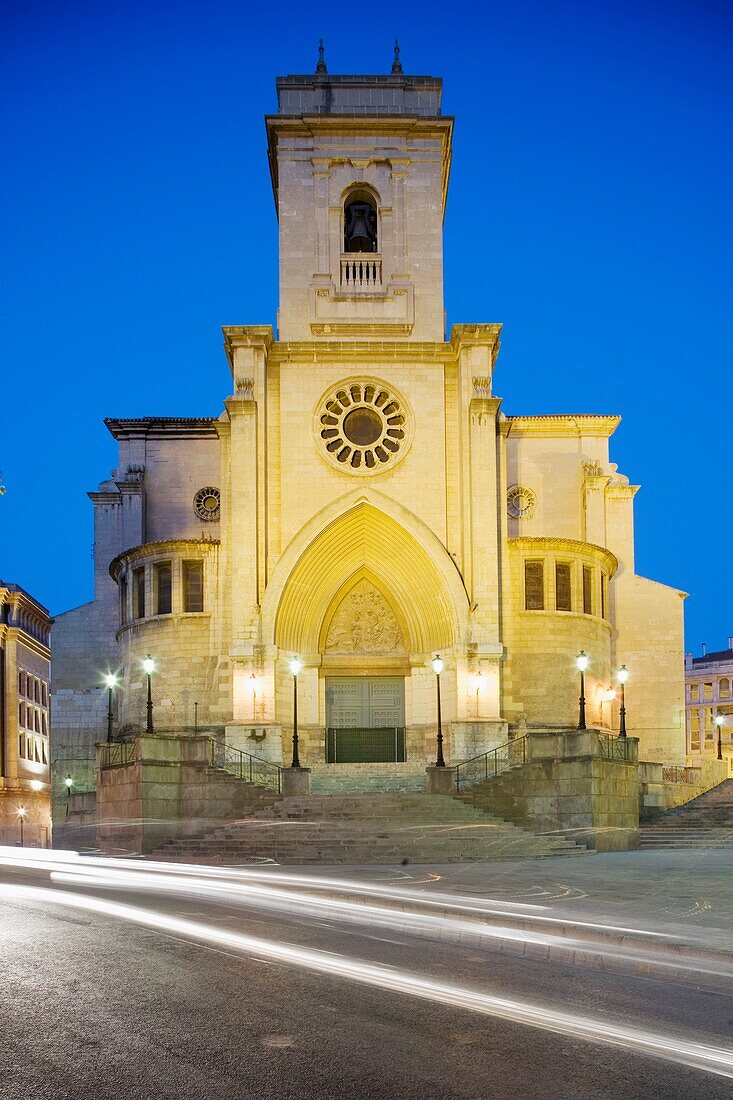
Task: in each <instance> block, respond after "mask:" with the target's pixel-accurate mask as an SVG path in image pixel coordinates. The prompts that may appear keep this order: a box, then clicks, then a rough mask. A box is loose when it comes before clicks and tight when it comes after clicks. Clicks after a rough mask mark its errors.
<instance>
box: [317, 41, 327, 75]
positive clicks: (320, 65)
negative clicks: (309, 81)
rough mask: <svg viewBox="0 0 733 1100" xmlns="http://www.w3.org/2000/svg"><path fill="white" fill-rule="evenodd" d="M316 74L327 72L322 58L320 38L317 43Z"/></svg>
mask: <svg viewBox="0 0 733 1100" xmlns="http://www.w3.org/2000/svg"><path fill="white" fill-rule="evenodd" d="M316 72H317V73H327V72H328V69H327V68H326V62H325V60H324V57H323V39H322V38H321V39H319V41H318V64H317V65H316Z"/></svg>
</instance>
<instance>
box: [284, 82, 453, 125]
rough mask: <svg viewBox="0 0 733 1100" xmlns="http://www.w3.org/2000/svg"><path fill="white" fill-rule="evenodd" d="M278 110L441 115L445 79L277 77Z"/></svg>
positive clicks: (291, 113)
mask: <svg viewBox="0 0 733 1100" xmlns="http://www.w3.org/2000/svg"><path fill="white" fill-rule="evenodd" d="M276 83H277V102H278V114H280V115H288V116H291V117H293V116H296V117H297V116H303V115H345V116H351V117H354V116H363V117H367V116H369V117H372V118H373V117H375V116H376V117H390V116H391V117H394V116H398V117H399V116H407V117H413V118H414V117H422V118H437V117H438V116H439V115H440V101H441V96H442V92H443V81H442V80H441V78H440V77H437V76H407V75H405V74H404V73H402V72H398V71H395V72H392V73H390V74H387V75H385V76H332V75H331V74H330V73H324V72H316V73H308V74H307V75H305V76H279V77H278V78H277V82H276Z"/></svg>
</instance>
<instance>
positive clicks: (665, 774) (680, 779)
mask: <svg viewBox="0 0 733 1100" xmlns="http://www.w3.org/2000/svg"><path fill="white" fill-rule="evenodd" d="M693 779H694V769H693V768H685V767H683V766H682V765H680V764H665V765H664V767H663V768H662V782H663V783H692V781H693Z"/></svg>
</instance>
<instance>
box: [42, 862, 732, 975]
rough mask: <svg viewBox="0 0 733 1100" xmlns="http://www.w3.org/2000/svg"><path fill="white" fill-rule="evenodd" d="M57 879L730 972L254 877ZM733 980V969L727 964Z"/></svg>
mask: <svg viewBox="0 0 733 1100" xmlns="http://www.w3.org/2000/svg"><path fill="white" fill-rule="evenodd" d="M51 879H52V881H54V882H60V883H64V884H66V885H71V886H82V887H87V888H91V889H95V888H97V889H99V888H101V889H112V890H125V891H132V892H144V891H151V892H154V893H156V894H159V895H162V896H165V895H184V896H188V897H206V898H208V899H209V900H211V901H218V902H224V903H225V904H231V903H232V902H238V903H239V904H242V905H245V906H248V907H257V908H265V909H269V910H277V911H278V912H280V913H284V914H286V915H289V916H299V917H302V916H307V917H315V918H321V919H322V918H326V919H330V920H338V921H348V922H350V923H357V924H362V925H367V926H369V927H372V928H382V929H384V928H389V929H391V930H393V931H395V930H396V931H400V932H410V933H413V934H415V933H416V934H419V935H420V934H422V935H425V934H427V935H430V934H433V935H436V934H437V935H438V936H439V937H443V938H450V939H452V940H461V939H462V938H466V937H473V938H474V939H483V940H489V941H491V940H500V941H510V942H514V943H519V944H533V945H539V946H542V947H548V948H554V949H556V950H557V949H562V950H563V951H564V952H567V953H571V954H572V953H574V952H576V951H577V952H580V953H581V954H589V953H593V954H594V955H595V956H599V955H600V956H601V957H602V959H603V960H604V961H608V962H611V963H613V962H625V963H632V964H633V965H635V966H644V967H647V968H654V969H663V970H667V971H675V970H684V971H686V972H691V971H694V973H695V974H699V975H703V974H714V975H716V977H717V976H720V975H721V973H725V971H726V966H725V964H724V963H723V961H722V960H721V961H720V962H717V963H716V966H715V967H712V966H703V965H702V964H701V963H700V961H699V960H696V959H690V958H686V957H684V956H682V957H665V956H664V955H663V954H661V953H660V952H659V951H656V952H653V951H645V950H639V949H634V948H632V947H629V946H628V945H625V944H602V943H599V942H594V941H592V940H588V939H586V940H580V939H577V938H573V937H570V936H563V935H552V934H549V933H547V932H536V931H532V930H528V929H524V928H510V927H507V926H504V925H498V924H486V923H483V922H479V921H475V920H474V921H469V920H460V919H456V918H454V917H445V916H438V915H434V914H432V913H416V912H410V911H408V910H404V909H400V910H395V909H385V908H382V907H379V906H376V905H364V904H361V903H357V902H353V901H345V900H342V899H339V898H333V897H328V898H324V897H318V896H313V895H311V894H304V893H300V892H297V891H294V890H282V889H273V888H272V887H271V886H270V887H268V886H261V885H255V884H253V883H237V882H222V881H219V882H212V881H207V880H204V881H201V880H200V879H198V878H194V877H189V876H177V877H176V878H175V879H173V880H171V878H170V876H167V875H161V874H158V873H156V872H151V871H143V872H140V870H139V869H137V868H136V869H135V870H127V869H122V868H117V867H103V868H102V867H99V868H83V869H80V870H75V871H52V873H51ZM727 969H728V971H729V973H730V976H731V979H732V980H733V970H731V969H730V967H728V968H727Z"/></svg>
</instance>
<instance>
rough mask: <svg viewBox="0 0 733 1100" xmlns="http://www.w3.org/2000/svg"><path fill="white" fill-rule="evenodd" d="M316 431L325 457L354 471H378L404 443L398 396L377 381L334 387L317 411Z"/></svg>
mask: <svg viewBox="0 0 733 1100" xmlns="http://www.w3.org/2000/svg"><path fill="white" fill-rule="evenodd" d="M317 432H318V435H319V437H320V439H321V442H322V445H323V447H324V448H325V452H326V456H327V457H328V458H329V460H330V461H331V462H332V463H333V464H334V465H336V466H337V467H340V468H342V469H345V470H348V471H350V472H354V473H360V474H369V473H378V472H379V470H381V469H383V468H384V467H385V466H388V465H390V464H391V463H394V462H396V461H397V460H398V458H400V457H402V454H403V453H404V451H405V450H406V447H407V411H406V408H405V404H404V401H403V400H402V398H398V397H396V396H395V394H394V393H393V392H392V391H391V390H390V389H388V388H387V387H386V386H382V385H380V383H378V382H349V383H347V384H346V385H343V386H340V387H339V388H338V389H336V390H334V391H333V392H332V393H331V394H330V395H329V396H328V397H327V398H326V399H325V400H324V401H323V403H322V405H321V407H320V409H319V412H318V414H317Z"/></svg>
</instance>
